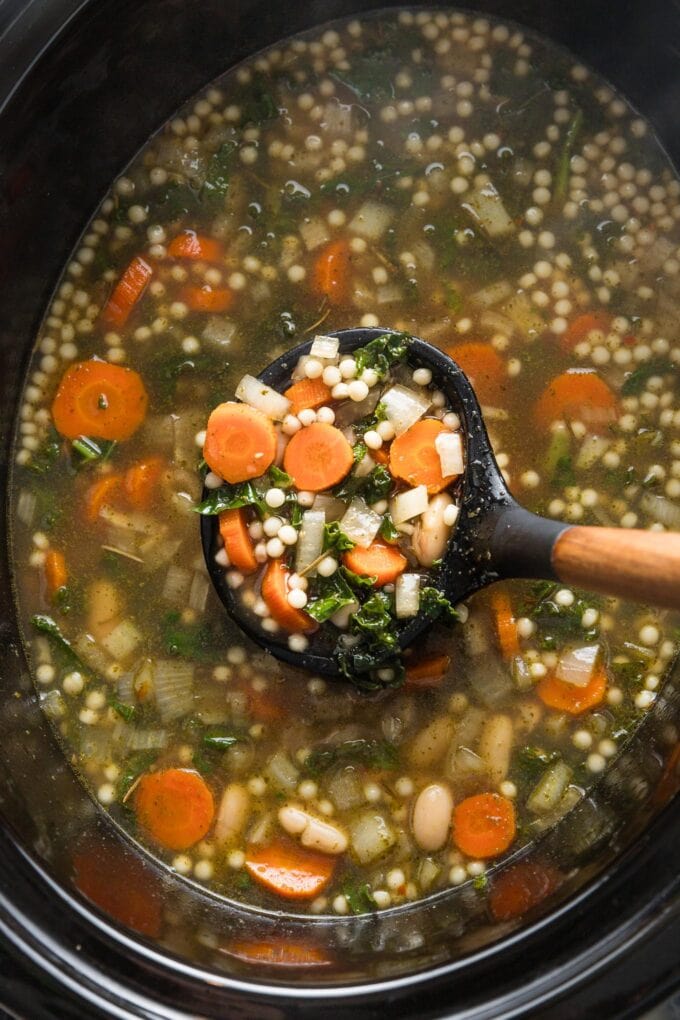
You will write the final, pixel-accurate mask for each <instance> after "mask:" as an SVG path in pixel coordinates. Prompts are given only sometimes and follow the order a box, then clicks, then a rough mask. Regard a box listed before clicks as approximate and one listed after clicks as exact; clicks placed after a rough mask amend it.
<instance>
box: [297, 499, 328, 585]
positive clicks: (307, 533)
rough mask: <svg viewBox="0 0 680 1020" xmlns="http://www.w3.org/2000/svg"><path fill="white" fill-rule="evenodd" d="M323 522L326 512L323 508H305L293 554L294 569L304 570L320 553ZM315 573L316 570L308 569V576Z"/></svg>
mask: <svg viewBox="0 0 680 1020" xmlns="http://www.w3.org/2000/svg"><path fill="white" fill-rule="evenodd" d="M325 523H326V514H325V511H324V510H305V512H304V513H303V515H302V524H301V526H300V534H299V535H298V540H297V547H296V554H295V569H296V570H297V571H298V573H299V572H300V571H301V570H306V569H307V567H308V566H309V564H310V563H313V562H314V560H316V559H318V557H319V556H320V555H321V553H322V551H323V531H324V525H325ZM315 574H316V570H314V569H312V570H310V571H309V576H310V577H313V576H314V575H315Z"/></svg>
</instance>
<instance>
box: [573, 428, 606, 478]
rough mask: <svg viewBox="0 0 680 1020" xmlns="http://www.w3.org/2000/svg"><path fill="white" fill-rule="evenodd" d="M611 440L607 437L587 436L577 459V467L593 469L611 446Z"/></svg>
mask: <svg viewBox="0 0 680 1020" xmlns="http://www.w3.org/2000/svg"><path fill="white" fill-rule="evenodd" d="M611 442H612V441H611V439H608V438H607V437H606V436H586V438H585V439H584V440H583V443H582V445H581V449H580V450H579V452H578V456H577V458H576V464H575V467H577V468H583V469H584V470H585V469H586V468H591V467H592V466H593V464H596V463H597V462H598V460H599V459H600V458H601V457H602V454H603V453H606V452H607V450H608V449H609V447H610V446H611Z"/></svg>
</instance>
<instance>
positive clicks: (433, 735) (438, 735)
mask: <svg viewBox="0 0 680 1020" xmlns="http://www.w3.org/2000/svg"><path fill="white" fill-rule="evenodd" d="M453 731H454V723H453V719H451V717H450V716H448V715H440V716H437V717H436V718H435V719H433V720H432V722H430V723H428V724H427V726H425V727H424V728H423V729H422V730H420V731H419V732H418V733H417V734H416V735H415V737H414V738H413V741H412V743H411V746H410V747H409V749H408V760H409V762H410V763H411V765H414V766H416V768H423V769H426V768H429V767H430V766H431V765H436V764H437V762H438V761H439V760H440V759H441V758H443V757H444V754H445V753H446V750H447V748H448V746H449V744H450V743H451V740H452V739H453Z"/></svg>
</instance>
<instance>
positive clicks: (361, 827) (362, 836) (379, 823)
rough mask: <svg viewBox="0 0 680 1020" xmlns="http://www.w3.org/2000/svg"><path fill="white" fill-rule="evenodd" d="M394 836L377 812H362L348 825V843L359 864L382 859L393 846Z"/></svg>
mask: <svg viewBox="0 0 680 1020" xmlns="http://www.w3.org/2000/svg"><path fill="white" fill-rule="evenodd" d="M396 838H397V837H396V836H395V834H394V832H393V830H392V829H391V828H390V826H389V825H388V823H387V821H386V820H385V818H384V817H383V816H382V815H381V814H379V813H378V812H377V811H364V812H362V814H360V815H359V816H358V818H355V819H354V820H353V821H352V822H351V824H350V841H351V844H352V850H353V851H354V856H355V857H356V858H357V860H358V861H359V863H360V864H370V862H371V861H375V860H377V858H378V857H383V856H384V855H385V854H386V853H387V851H388V850H389V849H390V847H392V846H394V844H395V842H396Z"/></svg>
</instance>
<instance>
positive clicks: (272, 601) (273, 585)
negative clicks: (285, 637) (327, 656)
mask: <svg viewBox="0 0 680 1020" xmlns="http://www.w3.org/2000/svg"><path fill="white" fill-rule="evenodd" d="M262 598H263V599H264V601H265V603H266V605H267V608H268V609H269V612H270V613H271V615H272V617H273V618H274V619H275V620H276V622H277V623H278V625H279V627H283V629H284V630H287V631H288V632H289V633H290V634H310V633H311V632H312V631H315V630H316V628H317V623H316V621H315V620H313V619H312V617H311V616H308V615H307V613H303V611H302V610H301V609H293V607H292V606H291V605H290V604H289V602H288V570H287V568H286V566H285V564H284V563H282V562H281V560H270V561H269V565H268V567H267V569H266V570H265V573H264V577H263V578H262Z"/></svg>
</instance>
